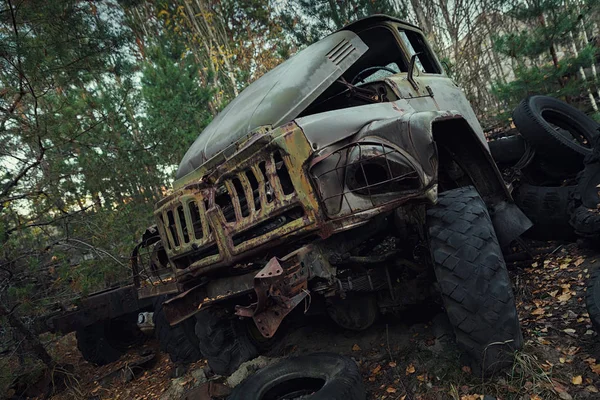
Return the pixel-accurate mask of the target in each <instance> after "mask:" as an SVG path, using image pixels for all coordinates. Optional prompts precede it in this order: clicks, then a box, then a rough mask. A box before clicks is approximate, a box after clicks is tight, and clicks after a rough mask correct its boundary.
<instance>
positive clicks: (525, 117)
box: [513, 96, 600, 171]
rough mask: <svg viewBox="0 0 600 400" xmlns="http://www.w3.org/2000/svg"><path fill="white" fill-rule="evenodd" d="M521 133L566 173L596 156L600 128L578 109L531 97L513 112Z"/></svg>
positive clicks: (539, 152) (555, 100) (552, 99)
mask: <svg viewBox="0 0 600 400" xmlns="http://www.w3.org/2000/svg"><path fill="white" fill-rule="evenodd" d="M513 121H514V123H515V125H516V126H517V129H518V130H519V132H520V133H521V135H523V136H524V137H525V139H527V140H528V141H529V142H530V143H531V144H532V145H533V146H534V147H535V149H536V152H537V154H540V155H542V156H544V157H546V158H550V159H553V160H555V162H557V163H561V165H562V166H563V167H564V168H565V169H569V170H576V171H577V170H579V169H581V167H582V165H583V159H584V157H585V156H586V155H588V154H590V153H591V152H592V150H591V143H592V141H593V139H594V138H595V137H596V136H598V128H600V125H599V124H598V123H597V122H596V121H594V120H593V119H591V118H590V117H588V116H587V115H585V114H584V113H583V112H581V111H579V110H578V109H576V108H574V107H572V106H570V105H568V104H566V103H564V102H562V101H560V100H558V99H555V98H553V97H548V96H530V97H527V98H526V99H524V100H523V101H522V102H521V103H520V104H519V105H518V106H517V108H515V110H514V112H513Z"/></svg>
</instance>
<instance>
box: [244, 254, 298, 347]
mask: <svg viewBox="0 0 600 400" xmlns="http://www.w3.org/2000/svg"><path fill="white" fill-rule="evenodd" d="M307 282H308V272H307V271H305V270H304V268H302V266H301V265H300V262H299V260H298V258H297V256H296V254H294V253H292V254H291V255H290V256H288V257H285V258H284V259H283V260H281V262H280V260H279V259H277V258H276V257H273V258H271V260H269V262H268V263H267V265H265V267H264V268H263V269H261V270H260V271H259V272H258V273H257V274H256V276H255V278H254V291H255V292H256V298H257V301H256V303H253V304H251V305H249V306H236V311H235V313H236V315H239V316H241V317H251V318H252V319H253V320H254V323H255V324H256V327H257V328H258V330H259V332H260V333H261V334H262V335H263V336H264V337H266V338H270V337H273V335H274V334H275V332H276V331H277V329H278V328H279V325H280V324H281V321H283V319H284V318H285V317H286V316H287V315H288V314H289V313H290V312H291V311H292V310H293V309H294V308H295V307H296V306H297V305H298V304H300V303H301V302H302V300H303V299H304V298H305V297H306V296H307V295H308V290H307Z"/></svg>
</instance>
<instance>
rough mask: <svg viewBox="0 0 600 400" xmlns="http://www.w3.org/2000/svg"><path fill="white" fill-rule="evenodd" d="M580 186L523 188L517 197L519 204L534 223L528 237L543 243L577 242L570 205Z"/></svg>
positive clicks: (525, 185) (521, 187)
mask: <svg viewBox="0 0 600 400" xmlns="http://www.w3.org/2000/svg"><path fill="white" fill-rule="evenodd" d="M576 189H577V187H576V186H559V187H546V186H533V185H529V184H522V185H520V186H519V187H518V188H517V189H516V190H515V191H514V193H513V197H514V199H515V203H516V204H517V205H518V206H519V208H520V209H521V210H522V211H523V212H524V213H525V215H527V217H528V218H529V219H530V220H531V222H533V226H532V227H531V228H530V229H529V230H528V231H527V233H526V234H525V235H527V236H530V237H532V238H534V239H540V240H556V239H564V240H569V239H573V238H574V236H575V232H574V231H573V228H572V227H571V225H570V224H569V215H570V214H569V209H570V207H569V203H570V201H571V197H572V195H573V194H574V193H575V191H576Z"/></svg>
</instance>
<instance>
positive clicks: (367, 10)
mask: <svg viewBox="0 0 600 400" xmlns="http://www.w3.org/2000/svg"><path fill="white" fill-rule="evenodd" d="M407 13H408V11H407V8H406V4H405V3H397V2H392V1H390V0H358V1H348V0H344V1H329V0H316V1H315V0H290V1H289V2H288V3H287V4H286V10H284V11H282V12H281V15H280V17H281V19H282V22H283V26H284V28H285V30H286V31H287V32H288V33H289V34H290V35H291V36H292V38H293V39H294V41H295V42H296V43H297V44H298V45H309V44H311V43H314V42H316V41H317V40H319V39H321V38H322V37H323V36H325V35H328V34H330V33H331V32H333V31H336V30H338V29H340V28H342V27H343V26H344V25H347V24H348V23H350V22H353V21H356V20H358V19H361V18H365V17H368V16H369V15H373V14H387V15H391V16H394V17H398V18H404V17H406V15H407Z"/></svg>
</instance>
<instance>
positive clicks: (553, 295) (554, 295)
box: [548, 289, 558, 297]
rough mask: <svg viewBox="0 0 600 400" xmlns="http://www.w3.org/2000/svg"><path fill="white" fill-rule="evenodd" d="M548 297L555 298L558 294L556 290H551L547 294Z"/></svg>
mask: <svg viewBox="0 0 600 400" xmlns="http://www.w3.org/2000/svg"><path fill="white" fill-rule="evenodd" d="M548 294H549V295H550V296H552V297H556V295H557V294H558V289H557V290H553V291H551V292H549V293H548Z"/></svg>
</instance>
